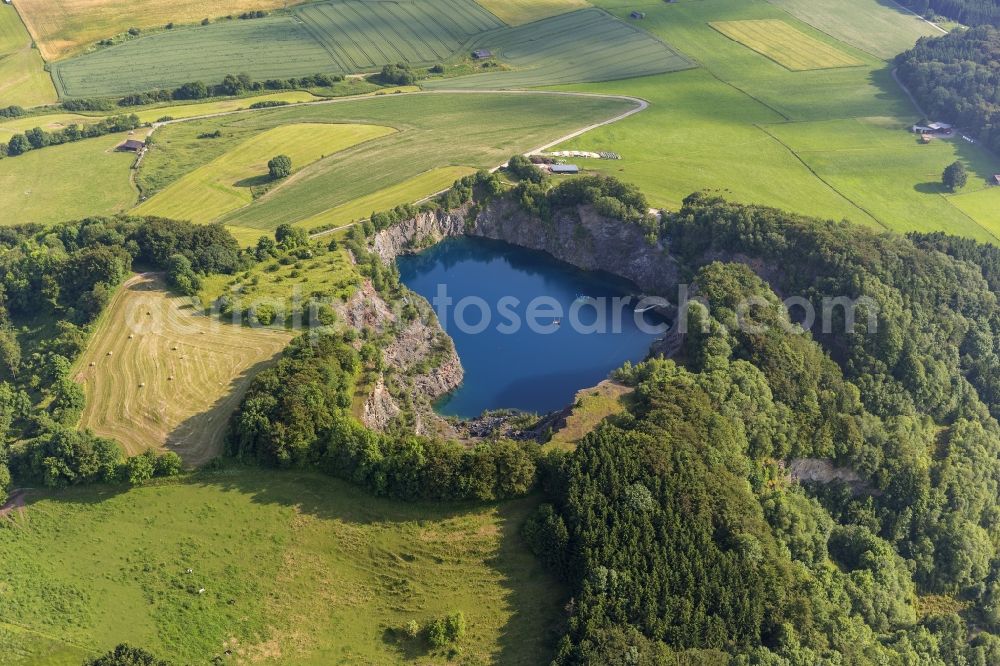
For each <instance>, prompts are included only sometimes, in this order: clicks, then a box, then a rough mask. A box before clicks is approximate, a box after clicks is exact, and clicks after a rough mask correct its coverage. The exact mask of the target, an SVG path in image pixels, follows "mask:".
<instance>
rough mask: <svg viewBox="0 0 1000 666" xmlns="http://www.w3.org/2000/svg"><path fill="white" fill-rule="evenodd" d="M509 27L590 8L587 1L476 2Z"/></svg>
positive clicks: (515, 0) (519, 0) (491, 0)
mask: <svg viewBox="0 0 1000 666" xmlns="http://www.w3.org/2000/svg"><path fill="white" fill-rule="evenodd" d="M476 1H477V2H478V3H479V4H480V5H482V6H483V7H485V8H486V9H488V10H489V11H490V12H492V13H493V14H494V15H495V16H496V17H498V18H499V19H500V20H501V21H503V22H504V23H506V24H507V25H521V24H523V23H531V22H532V21H538V20H540V19H544V18H549V17H550V16H557V15H559V14H565V13H566V12H571V11H574V10H577V9H583V8H585V7H589V6H590V3H589V2H587V0H476Z"/></svg>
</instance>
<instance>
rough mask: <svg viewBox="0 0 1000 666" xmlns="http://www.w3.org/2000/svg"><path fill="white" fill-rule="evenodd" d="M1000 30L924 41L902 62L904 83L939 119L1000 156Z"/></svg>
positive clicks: (983, 29)
mask: <svg viewBox="0 0 1000 666" xmlns="http://www.w3.org/2000/svg"><path fill="white" fill-rule="evenodd" d="M998 57H1000V30H998V29H997V28H994V27H991V26H983V27H979V28H973V29H971V30H966V31H957V32H953V33H950V34H948V35H945V36H944V37H936V38H924V39H921V40H920V41H919V42H917V45H916V46H915V47H914V48H913V49H911V50H909V51H906V52H905V53H902V54H900V55H899V56H898V57H897V58H896V66H897V73H898V75H899V78H900V80H901V81H902V82H903V83H904V84H905V85H906V87H907V88H909V89H910V91H911V92H912V93H913V95H914V96H915V97H916V98H917V100H918V101H919V102H920V104H921V106H922V107H923V108H924V110H925V112H926V113H928V114H930V115H931V116H934V117H939V118H946V119H948V120H949V121H950V122H952V123H954V124H957V125H961V126H962V127H963V128H969V130H970V131H972V132H973V133H974V135H978V136H977V138H978V139H979V140H980V141H982V142H983V143H985V144H986V145H987V146H989V148H990V149H991V150H994V151H996V150H1000V124H998V121H997V119H998V118H1000V71H998V70H997V67H996V63H997V58H998Z"/></svg>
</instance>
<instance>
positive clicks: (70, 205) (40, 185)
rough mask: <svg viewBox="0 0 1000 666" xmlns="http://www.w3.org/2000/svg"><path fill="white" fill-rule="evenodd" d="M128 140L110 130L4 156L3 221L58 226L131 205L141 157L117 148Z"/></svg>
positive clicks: (0, 164) (0, 163)
mask: <svg viewBox="0 0 1000 666" xmlns="http://www.w3.org/2000/svg"><path fill="white" fill-rule="evenodd" d="M125 138H126V135H124V134H110V135H107V136H102V137H99V138H96V139H86V140H84V141H77V142H76V143H67V144H63V145H61V146H51V147H49V148H44V149H42V150H33V151H30V152H27V153H25V154H24V155H20V156H18V157H8V158H5V159H2V160H0V210H3V211H4V215H3V221H2V224H24V223H27V222H36V223H40V224H52V223H55V222H63V221H66V220H73V219H80V218H84V217H88V216H91V215H110V214H112V213H120V212H124V211H125V210H128V209H129V208H131V207H132V206H133V205H135V201H136V197H137V196H138V195H137V193H136V190H135V188H134V187H133V186H132V183H131V181H130V179H129V173H130V170H131V166H132V163H133V162H134V161H135V155H133V154H131V153H119V152H115V147H116V146H118V145H119V144H120V143H121V142H122V141H124V140H125ZM98 183H99V184H100V186H97V184H98Z"/></svg>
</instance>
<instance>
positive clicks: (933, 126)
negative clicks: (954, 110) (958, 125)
mask: <svg viewBox="0 0 1000 666" xmlns="http://www.w3.org/2000/svg"><path fill="white" fill-rule="evenodd" d="M951 129H952V126H951V125H949V124H948V123H926V124H917V125H914V126H913V128H912V131H913V132H914V133H916V134H949V133H950V132H951Z"/></svg>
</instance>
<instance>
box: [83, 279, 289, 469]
mask: <svg viewBox="0 0 1000 666" xmlns="http://www.w3.org/2000/svg"><path fill="white" fill-rule="evenodd" d="M291 337H292V336H291V334H290V333H286V332H285V331H283V330H274V329H251V328H246V327H237V326H233V325H231V324H229V325H227V324H222V323H221V322H219V321H218V320H216V319H211V318H209V317H206V316H203V315H201V314H200V313H199V312H196V311H195V310H194V308H193V307H192V306H191V304H190V299H188V298H185V297H179V296H175V295H172V294H170V293H169V292H167V291H165V285H164V284H163V283H162V281H160V280H159V279H158V278H156V277H153V276H145V275H144V276H136V277H134V278H132V279H130V280H129V281H128V282H126V284H125V285H123V286H122V287H121V288H120V289H119V290H118V292H117V293H116V294H115V296H114V298H113V299H112V301H111V303H110V304H109V305H108V308H107V310H106V311H105V313H104V314H103V315H102V317H101V320H100V323H99V324H98V326H97V327H96V329H95V331H94V334H93V337H92V341H91V344H90V345H88V347H87V350H86V351H85V352H84V354H83V355H82V356H81V357H80V359H79V360H78V361H77V363H76V366H75V369H74V379H75V381H77V382H78V383H80V384H82V385H83V389H84V393H85V395H86V397H87V403H86V407H85V409H84V412H83V415H82V416H81V418H80V427H83V428H89V429H91V430H93V431H94V432H96V433H97V434H99V435H102V436H105V437H112V438H114V439H115V440H117V441H118V442H119V443H120V444H121V445H122V446H123V447H125V450H126V451H127V452H128V453H129V454H130V455H136V454H138V453H141V452H143V451H145V450H147V449H164V448H169V449H170V450H172V451H176V452H177V453H178V454H179V455H180V456H181V457H182V458H183V459H184V462H185V463H186V464H188V465H203V464H205V463H206V462H208V461H209V460H211V459H212V458H214V457H216V456H218V455H219V454H220V453H221V452H222V438H223V435H224V434H225V428H226V424H227V423H228V419H229V416H230V414H231V413H232V412H233V410H234V409H236V406H237V405H238V404H239V401H240V400H241V399H242V396H243V393H244V392H245V390H246V387H247V386H248V385H249V382H250V380H251V379H252V378H253V375H254V374H255V373H256V372H258V371H259V370H260V369H261V368H263V367H265V366H266V365H267V364H269V363H271V362H273V360H274V359H276V358H277V357H278V356H279V355H280V353H281V350H282V349H284V348H285V346H286V345H287V344H288V342H289V340H290V339H291Z"/></svg>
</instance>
